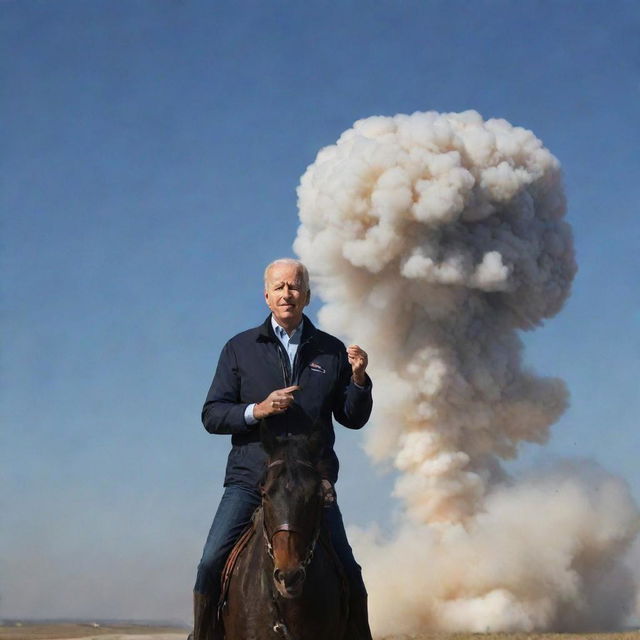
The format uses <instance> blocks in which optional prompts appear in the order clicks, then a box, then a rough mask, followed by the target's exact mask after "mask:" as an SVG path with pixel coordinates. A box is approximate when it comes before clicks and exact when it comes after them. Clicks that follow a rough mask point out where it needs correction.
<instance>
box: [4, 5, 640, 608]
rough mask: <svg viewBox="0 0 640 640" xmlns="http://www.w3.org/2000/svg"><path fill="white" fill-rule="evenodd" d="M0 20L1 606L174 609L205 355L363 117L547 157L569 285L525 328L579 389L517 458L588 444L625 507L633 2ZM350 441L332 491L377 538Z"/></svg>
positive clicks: (639, 24)
mask: <svg viewBox="0 0 640 640" xmlns="http://www.w3.org/2000/svg"><path fill="white" fill-rule="evenodd" d="M0 32H1V37H0V70H1V71H0V72H1V74H2V82H1V86H2V98H1V100H0V118H1V121H2V122H3V130H4V135H3V143H2V148H1V150H0V162H1V170H0V181H1V184H0V210H1V214H2V226H1V232H2V239H1V245H0V248H1V256H0V261H1V262H0V264H1V269H2V276H1V277H2V280H1V287H2V290H1V294H2V301H3V312H2V318H1V321H2V338H3V339H2V369H1V375H2V387H1V394H2V396H1V401H2V409H1V415H0V419H1V420H2V434H1V436H0V438H1V440H0V465H1V469H0V474H1V476H0V478H1V484H2V490H1V491H2V492H1V495H0V499H1V503H0V509H1V510H2V514H3V517H2V521H3V526H2V530H1V532H0V615H4V616H65V615H82V616H88V617H92V616H94V617H100V616H102V617H105V616H115V617H141V618H172V619H184V620H187V619H188V618H189V594H190V591H191V588H192V582H193V578H194V576H195V573H194V572H195V565H196V563H197V561H198V559H199V555H200V551H201V548H202V544H203V542H204V539H205V536H206V533H207V530H208V527H209V524H210V520H211V518H212V516H213V513H214V510H215V507H216V505H217V502H218V499H219V497H220V494H221V483H222V478H223V470H224V464H225V460H226V454H227V451H228V442H227V440H226V438H223V437H212V436H209V435H208V434H206V433H205V432H204V430H203V429H202V427H201V426H200V422H199V416H200V409H201V406H202V402H203V400H204V396H205V394H206V391H207V389H208V386H209V383H210V380H211V377H212V374H213V370H214V367H215V364H216V361H217V357H218V353H219V351H220V348H221V347H222V345H223V344H224V342H225V341H226V339H227V338H228V337H230V335H232V334H233V333H235V332H237V331H239V330H241V329H244V328H247V327H249V326H253V325H255V324H257V323H259V322H260V321H261V320H262V319H263V318H264V317H265V316H266V313H267V309H266V306H265V305H264V302H263V300H262V294H261V273H262V269H263V267H264V264H266V263H267V262H269V261H270V260H271V259H273V258H275V257H279V256H281V255H288V254H291V243H292V241H293V239H294V237H295V232H296V228H297V210H296V196H295V188H296V186H297V183H298V180H299V177H300V175H301V174H302V173H303V172H304V170H305V168H306V166H307V165H308V164H309V163H311V162H312V161H313V159H314V157H315V154H316V153H317V151H318V150H319V149H320V148H321V147H323V146H325V145H327V144H331V143H332V142H334V141H335V140H336V138H337V137H338V135H339V134H340V133H341V132H342V131H343V130H344V129H347V128H348V127H349V126H351V124H352V123H353V122H354V121H355V120H356V119H358V118H362V117H367V116H370V115H376V114H381V115H393V114H395V113H400V112H402V113H411V112H413V111H426V110H432V109H433V110H437V111H462V110H465V109H470V108H472V109H476V110H477V111H479V112H480V113H481V114H482V115H483V116H484V117H486V118H488V117H503V118H506V119H507V120H509V121H511V122H512V123H513V124H517V125H521V126H524V127H526V128H529V129H532V130H533V131H534V133H535V134H536V135H537V136H538V137H540V138H541V139H542V140H543V141H544V143H545V145H546V146H547V147H548V148H549V149H551V151H552V152H553V153H554V154H555V155H556V156H557V157H558V158H559V159H560V161H561V163H562V165H563V167H564V170H565V181H566V189H567V195H568V200H569V214H568V219H569V221H570V222H571V224H572V225H573V228H574V233H575V241H576V249H577V257H578V263H579V273H578V276H577V278H576V281H575V283H574V289H573V294H572V297H571V298H570V299H569V301H568V303H567V304H566V306H565V309H564V310H563V311H562V312H561V314H560V315H559V316H557V317H556V318H554V319H551V320H550V321H549V322H548V323H547V325H546V326H545V327H544V328H542V329H539V330H537V331H535V332H532V333H530V334H528V335H526V336H525V337H524V338H525V342H526V344H527V360H528V362H529V363H530V364H531V366H533V367H534V368H535V369H537V370H538V371H539V372H540V373H544V374H549V375H558V376H561V377H563V378H564V379H565V380H566V382H567V384H568V386H569V388H570V390H571V394H572V404H571V408H570V409H569V411H568V412H567V413H566V414H565V416H564V417H563V418H562V419H561V420H560V422H559V423H558V424H557V425H556V426H555V427H554V429H553V432H552V433H553V435H552V438H551V440H550V442H549V444H548V445H547V446H546V447H543V448H541V447H537V446H536V447H533V446H532V447H526V448H525V449H524V451H523V457H522V460H521V461H520V462H519V463H518V464H517V465H515V466H516V467H518V466H527V465H530V464H534V463H539V462H543V461H545V460H547V459H549V458H556V457H565V456H569V457H581V458H594V459H596V460H598V461H599V462H600V463H601V464H602V465H603V466H604V467H605V468H607V469H609V470H611V471H613V472H615V473H617V474H619V475H621V476H623V477H625V478H626V479H627V480H628V482H629V484H630V486H631V488H632V491H633V493H634V495H635V497H636V499H637V500H639V501H640V465H638V464H637V460H636V459H637V457H638V451H639V450H640V435H639V431H640V430H639V429H638V416H639V415H640V401H639V397H640V393H639V391H640V385H639V383H638V380H639V379H640V292H639V287H638V281H639V276H640V252H639V250H638V246H640V222H639V221H638V205H639V203H640V186H639V180H638V175H639V173H638V170H639V169H640V156H639V155H638V148H640V127H639V126H638V104H639V103H640V37H638V35H639V34H640V5H639V4H638V3H637V2H635V1H628V2H624V1H619V0H616V1H613V2H611V1H610V2H604V1H600V2H594V1H580V2H577V1H569V0H567V1H563V2H560V1H557V2H551V1H529V0H526V1H523V2H515V1H510V2H507V1H499V0H495V1H493V0H492V1H480V0H478V1H475V2H467V1H461V0H454V1H450V2H439V1H422V2H414V1H409V0H407V1H403V2H397V1H389V2H385V1H380V2H373V1H368V2H365V1H361V0H357V1H350V2H347V1H345V2H333V3H332V2H319V1H315V0H312V1H310V2H304V3H300V2H243V1H239V2H204V1H203V2H197V1H190V0H183V1H180V0H172V1H169V0H154V1H152V0H145V1H142V0H128V1H124V0H111V1H106V0H92V1H91V2H81V1H80V0H77V1H69V0H58V1H57V2H55V3H53V2H45V1H40V2H35V1H32V0H21V1H7V0H5V2H3V3H2V4H0ZM317 308H318V303H317V301H316V302H315V303H314V305H312V307H311V315H312V316H313V315H314V314H315V311H316V310H317ZM361 442H362V433H345V432H344V430H343V432H340V433H339V434H338V450H339V455H340V457H341V459H342V469H343V471H342V475H341V480H340V482H339V485H338V492H339V496H340V501H341V505H342V508H343V511H344V513H345V517H346V520H347V521H348V522H349V523H355V524H360V525H367V524H370V523H374V522H378V523H380V524H381V525H382V523H384V522H385V521H387V520H388V519H389V515H390V513H391V512H392V511H393V510H394V509H395V508H397V505H396V504H395V503H394V502H393V500H392V498H391V497H390V496H389V493H390V490H391V487H392V484H393V477H392V476H391V475H385V474H383V473H381V472H380V471H377V470H375V469H373V468H372V467H371V466H370V464H369V462H368V461H367V459H366V457H365V455H364V454H363V453H362V451H361V450H360V448H359V447H360V444H361ZM150 586H151V587H152V589H150ZM56 590H57V591H56ZM54 591H55V592H56V593H57V595H53V593H54Z"/></svg>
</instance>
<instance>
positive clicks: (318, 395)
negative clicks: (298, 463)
mask: <svg viewBox="0 0 640 640" xmlns="http://www.w3.org/2000/svg"><path fill="white" fill-rule="evenodd" d="M294 384H296V385H300V387H301V389H300V390H299V391H296V392H294V403H293V405H292V406H290V407H289V409H288V410H287V411H285V412H284V413H281V414H278V415H274V416H271V417H269V418H267V426H268V427H269V429H271V430H272V431H273V432H274V433H275V434H276V435H292V434H296V433H305V432H310V431H311V430H312V429H320V430H321V432H322V433H323V434H324V437H325V449H324V454H323V456H322V468H323V472H324V474H325V475H326V476H327V477H328V478H329V479H330V480H331V481H332V482H335V481H336V480H337V478H338V458H337V456H336V454H335V452H334V450H333V445H334V442H335V434H334V431H333V424H332V421H331V416H332V414H333V416H334V417H335V419H336V420H337V421H338V422H339V423H340V424H342V425H344V426H345V427H348V428H349V429H360V428H361V427H363V426H364V425H365V424H366V422H367V420H368V419H369V415H370V414H371V406H372V400H371V380H370V378H369V377H368V376H367V383H366V386H365V387H364V388H362V389H361V388H359V387H358V386H357V385H355V384H354V383H353V381H352V380H351V365H349V362H348V359H347V353H346V350H345V346H344V344H343V343H342V342H340V340H338V339H337V338H334V337H333V336H331V335H329V334H328V333H325V332H324V331H320V330H319V329H316V328H315V327H314V326H313V324H312V323H311V321H310V320H309V319H308V318H307V317H306V316H305V317H304V326H303V328H302V337H301V340H300V346H299V347H298V351H297V353H296V357H295V360H294V365H293V370H291V366H290V364H289V357H288V356H287V353H286V351H285V349H284V347H283V346H282V343H281V342H280V341H279V340H278V338H277V337H276V335H275V333H274V331H273V327H272V326H271V316H269V317H268V318H267V319H266V320H265V322H264V323H263V324H262V325H260V326H258V327H255V328H254V329H249V330H248V331H244V332H242V333H239V334H238V335H237V336H234V337H233V338H231V340H229V342H227V344H226V345H225V346H224V348H223V349H222V353H221V354H220V360H219V361H218V368H217V369H216V373H215V376H214V378H213V382H212V383H211V388H210V389H209V393H208V394H207V399H206V402H205V403H204V407H203V409H202V424H203V425H204V427H205V429H206V430H207V431H208V432H209V433H219V434H231V443H232V448H231V452H230V453H229V458H228V462H227V470H226V475H225V480H224V484H225V486H227V485H243V486H246V487H250V488H252V489H255V488H256V487H257V486H258V485H259V484H260V480H261V478H262V475H263V473H264V469H265V463H266V453H265V451H264V449H263V448H262V445H261V443H260V429H259V425H247V424H246V422H245V420H244V412H245V409H246V407H247V405H249V404H251V403H253V402H261V401H262V400H264V399H265V398H266V397H267V396H268V395H269V394H270V393H271V392H272V391H274V390H276V389H282V388H284V387H288V386H291V385H294Z"/></svg>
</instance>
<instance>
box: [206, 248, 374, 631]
mask: <svg viewBox="0 0 640 640" xmlns="http://www.w3.org/2000/svg"><path fill="white" fill-rule="evenodd" d="M310 296H311V292H310V289H309V275H308V272H307V269H306V267H305V266H304V265H303V264H302V263H301V262H299V261H298V260H293V259H291V258H284V259H281V260H276V261H275V262H272V263H271V264H270V265H269V266H268V267H267V268H266V270H265V273H264V297H265V300H266V303H267V305H268V307H269V309H270V310H271V314H270V316H269V317H268V318H267V319H266V321H265V322H264V323H263V324H262V325H260V326H258V327H255V328H254V329H249V330H248V331H244V332H243V333H240V334H238V335H236V336H235V337H233V338H231V340H229V342H227V344H226V345H225V346H224V348H223V350H222V353H221V355H220V360H219V362H218V367H217V369H216V373H215V376H214V378H213V382H212V383H211V388H210V389H209V393H208V395H207V399H206V402H205V404H204V408H203V410H202V422H203V424H204V427H205V429H206V430H207V431H208V432H209V433H216V434H231V443H232V448H231V452H230V453H229V458H228V463H227V469H226V475H225V480H224V486H225V490H224V494H223V496H222V500H221V501H220V505H219V507H218V510H217V512H216V515H215V517H214V519H213V524H212V525H211V530H210V531H209V536H208V537H207V541H206V543H205V546H204V551H203V553H202V559H201V561H200V564H199V565H198V574H197V578H196V584H195V587H194V618H195V620H194V636H195V640H209V639H211V638H213V640H218V639H221V638H223V637H224V636H223V633H222V630H220V629H219V626H218V625H214V614H215V610H216V606H217V602H218V599H219V596H220V575H221V573H222V569H223V566H224V563H225V560H226V558H227V556H228V554H229V552H230V550H231V548H232V547H233V545H234V543H235V542H236V540H237V539H238V537H239V535H240V534H241V533H242V531H243V530H244V529H245V528H246V526H247V525H248V524H249V522H250V520H251V516H252V514H253V512H254V510H255V509H256V507H257V506H258V505H259V504H260V493H259V484H260V480H261V478H262V475H263V473H264V469H265V463H266V457H267V456H266V453H265V451H264V450H263V448H262V445H261V443H260V433H259V429H258V426H257V425H258V422H259V421H260V420H263V419H266V421H267V425H268V428H269V429H270V430H271V431H272V432H273V433H275V434H276V435H292V434H296V433H306V432H309V431H311V430H313V429H315V430H320V431H321V433H322V434H323V435H324V437H325V448H324V454H323V459H322V461H321V463H322V468H323V470H324V474H325V475H326V477H327V480H328V481H330V482H331V483H332V484H334V483H335V482H336V480H337V478H338V459H337V457H336V454H335V452H334V450H333V444H334V442H335V434H334V432H333V424H332V421H331V416H332V415H333V417H335V419H336V420H337V421H338V422H339V423H340V424H342V425H344V426H345V427H348V428H350V429H360V428H361V427H363V426H364V425H365V423H366V422H367V420H368V419H369V415H370V413H371V403H372V400H371V380H370V379H369V377H368V375H367V374H366V373H365V370H366V368H367V354H366V353H365V352H364V351H363V350H362V349H361V348H360V347H358V346H357V345H352V346H350V347H348V348H346V349H345V346H344V345H343V344H342V342H340V341H339V340H338V339H337V338H334V337H333V336H331V335H329V334H327V333H324V332H323V331H319V330H318V329H316V328H315V327H314V326H313V324H312V323H311V321H310V320H309V319H308V318H307V317H306V316H304V315H303V309H304V308H305V307H306V306H307V305H308V304H309V300H310ZM325 520H326V525H327V527H328V530H329V532H330V535H331V540H332V542H333V545H334V548H335V550H336V553H337V555H338V557H339V558H340V560H341V561H342V564H343V566H344V568H345V572H346V574H347V577H348V580H349V584H350V593H351V598H350V611H351V613H350V619H349V623H348V627H347V634H346V638H348V640H360V639H361V638H362V639H367V640H370V639H371V632H370V631H369V624H368V620H367V592H366V589H365V586H364V582H363V580H362V572H361V569H360V566H359V565H358V564H357V563H356V561H355V559H354V557H353V552H352V550H351V547H350V546H349V542H348V541H347V536H346V534H345V530H344V524H343V522H342V515H341V514H340V509H339V508H338V505H337V503H336V502H335V501H334V502H333V503H332V504H331V505H330V506H329V507H328V508H327V509H325ZM214 626H215V628H213V627H214Z"/></svg>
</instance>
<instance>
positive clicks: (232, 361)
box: [202, 342, 252, 434]
mask: <svg viewBox="0 0 640 640" xmlns="http://www.w3.org/2000/svg"><path fill="white" fill-rule="evenodd" d="M246 408H247V403H246V402H244V403H243V402H240V376H239V374H238V361H237V358H236V354H235V352H234V350H233V346H232V345H231V342H227V344H226V345H225V346H224V348H223V349H222V353H221V354H220V359H219V360H218V367H217V369H216V373H215V375H214V376H213V382H212V383H211V387H210V388H209V393H208V394H207V399H206V401H205V403H204V407H203V408H202V424H203V425H204V428H205V429H206V430H207V431H208V432H209V433H218V434H234V433H247V431H250V430H251V429H252V427H251V426H249V425H247V423H246V422H245V420H244V411H245V409H246Z"/></svg>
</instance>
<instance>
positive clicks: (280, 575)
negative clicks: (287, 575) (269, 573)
mask: <svg viewBox="0 0 640 640" xmlns="http://www.w3.org/2000/svg"><path fill="white" fill-rule="evenodd" d="M273 579H274V580H275V581H276V582H280V583H282V582H283V581H284V572H283V571H280V569H274V571H273Z"/></svg>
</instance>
